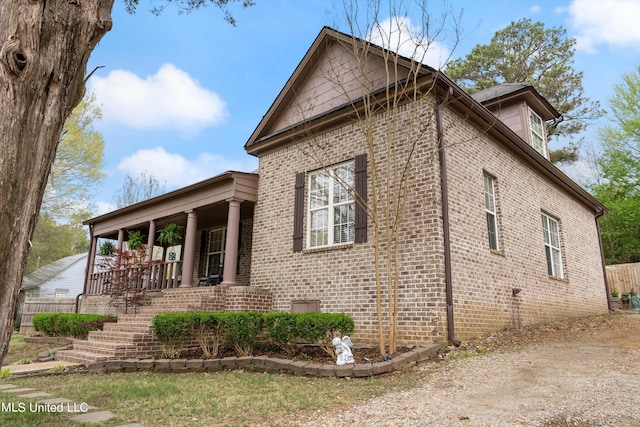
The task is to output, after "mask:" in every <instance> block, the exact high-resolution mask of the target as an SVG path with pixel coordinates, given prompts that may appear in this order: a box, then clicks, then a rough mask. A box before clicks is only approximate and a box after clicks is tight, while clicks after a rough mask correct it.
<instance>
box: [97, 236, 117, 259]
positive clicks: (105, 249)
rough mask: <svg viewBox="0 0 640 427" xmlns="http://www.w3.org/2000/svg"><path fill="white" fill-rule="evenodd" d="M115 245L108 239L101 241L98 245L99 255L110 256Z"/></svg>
mask: <svg viewBox="0 0 640 427" xmlns="http://www.w3.org/2000/svg"><path fill="white" fill-rule="evenodd" d="M115 249H116V248H115V246H113V243H111V242H110V241H109V240H107V241H105V242H104V243H102V245H100V250H99V252H100V255H103V256H111V255H113V252H114V251H115Z"/></svg>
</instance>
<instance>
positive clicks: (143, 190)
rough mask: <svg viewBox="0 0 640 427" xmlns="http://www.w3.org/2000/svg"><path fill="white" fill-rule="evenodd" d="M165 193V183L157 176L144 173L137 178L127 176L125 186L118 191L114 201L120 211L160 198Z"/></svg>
mask: <svg viewBox="0 0 640 427" xmlns="http://www.w3.org/2000/svg"><path fill="white" fill-rule="evenodd" d="M163 191H164V184H163V183H161V182H160V181H159V180H158V179H157V178H156V177H155V176H153V175H151V174H149V175H147V173H146V172H142V173H140V175H138V176H137V177H132V176H131V175H127V176H126V177H125V179H124V184H122V187H120V189H119V190H118V191H116V194H115V196H114V198H113V199H114V201H115V202H116V206H117V207H118V209H120V208H124V207H126V206H130V205H133V204H134V203H138V202H141V201H143V200H146V199H150V198H152V197H155V196H159V195H160V194H162V193H163Z"/></svg>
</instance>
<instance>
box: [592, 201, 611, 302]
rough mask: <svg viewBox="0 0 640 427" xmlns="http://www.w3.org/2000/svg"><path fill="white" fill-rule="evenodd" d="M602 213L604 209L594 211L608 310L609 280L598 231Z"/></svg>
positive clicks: (600, 236)
mask: <svg viewBox="0 0 640 427" xmlns="http://www.w3.org/2000/svg"><path fill="white" fill-rule="evenodd" d="M603 215H604V211H602V210H601V211H598V212H597V213H596V216H595V218H596V231H597V232H598V245H599V246H600V261H601V262H602V277H603V278H604V291H605V293H606V298H607V307H608V308H609V310H611V311H613V310H612V309H611V300H610V299H609V281H608V280H607V267H606V265H605V264H604V251H603V250H602V235H601V233H600V223H599V222H598V219H600V217H601V216H603Z"/></svg>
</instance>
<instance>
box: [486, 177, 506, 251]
mask: <svg viewBox="0 0 640 427" xmlns="http://www.w3.org/2000/svg"><path fill="white" fill-rule="evenodd" d="M482 182H483V187H484V211H485V216H486V220H487V240H488V243H489V249H491V250H492V251H499V250H500V249H501V247H500V232H499V230H498V203H497V200H496V178H495V177H494V176H492V175H490V174H488V173H487V172H484V173H483V174H482ZM487 183H490V184H491V188H490V190H491V193H490V194H489V195H490V196H491V200H492V202H493V210H491V209H490V207H488V206H487V201H488V199H487V195H488V193H487ZM490 216H492V223H493V231H494V234H495V239H494V240H495V247H492V240H491V232H490V224H489V221H490V219H489V217H490Z"/></svg>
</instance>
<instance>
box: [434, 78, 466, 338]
mask: <svg viewBox="0 0 640 427" xmlns="http://www.w3.org/2000/svg"><path fill="white" fill-rule="evenodd" d="M449 90H450V92H451V89H449ZM436 102H437V104H436V130H437V133H438V160H439V161H440V194H441V197H442V234H443V244H444V284H445V293H446V300H447V338H448V339H449V342H451V344H453V345H455V346H456V347H459V346H460V344H461V341H460V340H459V339H457V338H456V337H455V331H454V327H453V288H452V282H453V280H452V278H451V236H450V234H449V189H448V187H447V156H446V153H445V143H444V127H443V125H442V104H443V102H444V100H443V99H441V98H438V100H437V101H436Z"/></svg>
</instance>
